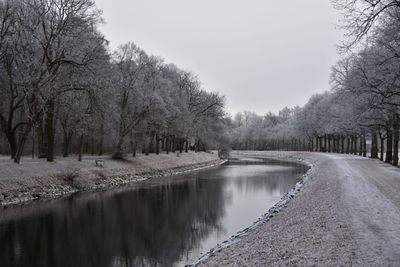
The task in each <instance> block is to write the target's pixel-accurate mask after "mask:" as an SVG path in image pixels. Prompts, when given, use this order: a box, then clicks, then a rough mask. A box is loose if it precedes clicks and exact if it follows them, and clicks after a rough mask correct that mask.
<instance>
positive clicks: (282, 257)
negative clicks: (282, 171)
mask: <svg viewBox="0 0 400 267" xmlns="http://www.w3.org/2000/svg"><path fill="white" fill-rule="evenodd" d="M241 154H242V155H241V156H257V157H275V158H276V157H278V158H282V159H290V158H292V159H293V158H301V159H305V160H307V161H312V162H314V163H315V170H314V172H313V175H312V177H311V179H310V180H309V181H308V183H307V184H306V185H305V186H304V187H303V188H302V189H301V191H300V193H299V194H298V195H297V196H296V197H295V198H294V199H293V200H292V201H290V202H289V204H288V205H287V207H286V208H285V209H283V210H282V211H281V212H280V213H279V214H277V215H276V216H275V217H274V218H273V219H272V220H270V221H269V222H267V223H264V224H262V225H261V226H259V227H257V228H256V229H254V230H253V231H251V232H249V233H248V235H247V236H245V237H243V238H242V239H241V240H239V241H238V242H237V243H235V244H233V245H231V246H230V247H228V248H225V249H223V250H222V251H221V252H218V253H216V254H215V255H214V256H212V257H210V258H209V259H208V260H207V261H205V262H202V263H201V264H200V266H287V265H290V266H310V265H311V266H338V265H339V266H343V265H344V266H350V265H351V266H353V265H354V266H400V169H399V168H395V167H392V166H390V165H387V164H384V163H381V162H379V161H378V160H372V159H367V158H361V157H357V156H350V155H341V154H322V153H299V152H287V153H285V152H263V153H260V152H247V153H241Z"/></svg>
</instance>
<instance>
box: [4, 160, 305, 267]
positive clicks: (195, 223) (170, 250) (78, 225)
mask: <svg viewBox="0 0 400 267" xmlns="http://www.w3.org/2000/svg"><path fill="white" fill-rule="evenodd" d="M242 164H243V165H242ZM266 164H268V166H271V165H272V166H286V167H290V168H280V169H277V168H275V169H274V168H271V169H268V168H269V167H268V166H266ZM305 169H306V168H305V167H303V166H299V165H293V164H288V163H286V164H285V163H282V162H270V161H268V162H262V161H261V162H260V161H259V162H254V163H252V162H248V161H246V162H243V163H241V162H233V163H231V164H229V165H227V166H224V167H221V168H217V169H211V170H207V171H202V172H198V173H192V174H189V175H183V176H182V177H181V178H176V177H174V178H173V179H163V181H164V182H163V184H159V183H155V184H152V182H149V183H147V186H145V187H141V188H136V189H130V190H122V191H114V192H102V193H90V194H79V195H75V196H73V197H70V198H68V199H64V200H61V201H53V202H48V203H45V204H41V205H33V206H32V207H25V208H21V209H20V210H19V211H16V210H15V209H10V210H8V211H7V210H4V211H2V212H1V214H0V246H1V247H0V265H1V266H172V265H174V264H176V263H182V262H185V259H186V257H187V256H188V255H190V254H191V253H192V256H193V251H194V252H195V253H194V254H195V255H197V254H196V253H197V251H198V250H200V249H203V247H202V245H203V244H202V242H203V241H204V242H205V240H207V238H209V237H210V236H212V234H214V233H217V234H218V233H225V232H226V231H225V229H224V225H222V221H223V220H226V219H225V218H224V217H225V213H226V209H227V206H232V205H230V204H231V202H232V198H234V197H235V196H234V194H235V193H233V192H237V190H236V191H235V190H231V189H232V188H233V187H232V186H234V187H235V188H237V189H238V190H241V191H242V190H245V191H249V193H248V194H246V196H248V197H254V195H256V192H262V194H270V195H274V196H275V195H276V194H277V196H278V197H279V195H281V194H284V193H285V192H287V191H288V190H289V189H291V188H292V187H293V185H294V184H295V183H296V181H297V179H298V177H299V175H300V174H302V173H304V172H305ZM228 188H230V190H227V189H228ZM230 194H231V195H230ZM264 205H265V204H263V203H261V204H260V209H261V211H260V215H261V214H262V212H263V211H266V210H267V209H268V208H269V207H265V208H264ZM230 208H234V207H230ZM248 208H254V207H248ZM234 211H235V212H236V213H237V214H239V213H240V212H243V211H241V210H239V209H238V210H234ZM11 213H14V214H13V216H7V214H11ZM15 213H17V214H16V215H15ZM227 219H229V218H227ZM253 219H255V218H250V220H253ZM246 222H247V221H246ZM237 230H241V229H237ZM230 234H232V233H230ZM227 237H229V236H227ZM211 241H213V240H211Z"/></svg>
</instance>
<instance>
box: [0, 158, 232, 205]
mask: <svg viewBox="0 0 400 267" xmlns="http://www.w3.org/2000/svg"><path fill="white" fill-rule="evenodd" d="M199 161H200V162H199V163H194V164H187V165H183V166H175V167H172V168H161V169H160V168H158V169H147V170H146V169H144V171H143V172H134V171H129V170H128V169H127V170H121V169H116V170H104V171H102V170H101V169H99V170H96V171H91V172H87V171H79V170H75V169H71V170H68V171H66V172H64V173H60V174H57V175H49V176H41V177H30V178H25V179H9V180H0V206H2V207H7V206H12V205H22V204H27V203H31V202H34V201H38V200H51V199H57V198H61V197H66V196H69V195H72V194H74V193H77V192H83V191H98V190H107V189H114V188H118V187H123V186H127V185H131V184H134V183H139V182H142V181H146V180H149V179H153V178H157V177H163V176H170V175H175V174H181V173H186V172H191V171H197V170H201V169H206V168H212V167H215V166H218V165H221V164H223V163H225V162H226V160H222V159H213V160H211V161H206V162H201V160H199Z"/></svg>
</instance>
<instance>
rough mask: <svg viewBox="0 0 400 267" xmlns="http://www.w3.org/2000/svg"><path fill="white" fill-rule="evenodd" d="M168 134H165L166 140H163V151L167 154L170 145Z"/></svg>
mask: <svg viewBox="0 0 400 267" xmlns="http://www.w3.org/2000/svg"><path fill="white" fill-rule="evenodd" d="M169 138H170V137H169V134H167V136H166V140H165V152H167V155H168V154H169V147H170V145H169Z"/></svg>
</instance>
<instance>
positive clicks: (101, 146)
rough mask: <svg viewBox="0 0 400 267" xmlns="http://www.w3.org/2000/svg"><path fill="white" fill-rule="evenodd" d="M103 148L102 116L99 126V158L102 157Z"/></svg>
mask: <svg viewBox="0 0 400 267" xmlns="http://www.w3.org/2000/svg"><path fill="white" fill-rule="evenodd" d="M103 146H104V116H103V115H102V116H101V124H100V141H99V154H98V155H99V156H103V149H104V148H103Z"/></svg>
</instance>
